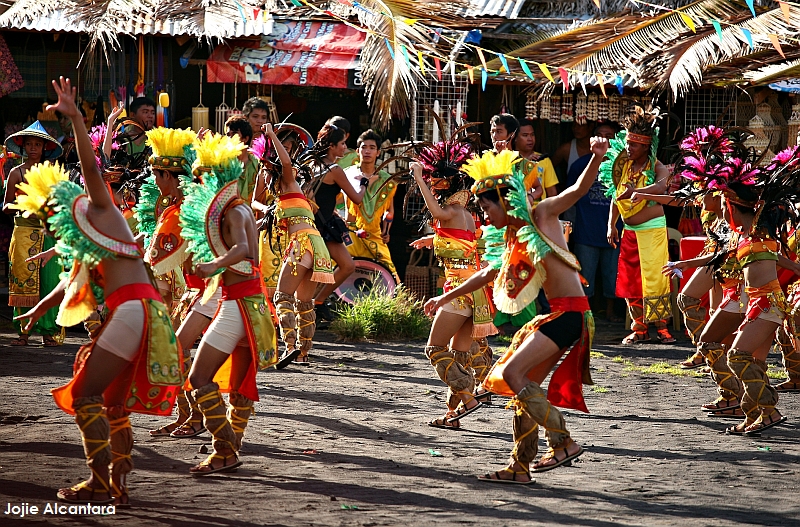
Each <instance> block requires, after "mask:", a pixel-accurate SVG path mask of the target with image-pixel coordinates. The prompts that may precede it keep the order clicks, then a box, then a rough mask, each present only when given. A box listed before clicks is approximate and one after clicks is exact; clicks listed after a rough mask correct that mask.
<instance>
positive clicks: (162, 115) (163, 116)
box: [158, 91, 169, 126]
mask: <svg viewBox="0 0 800 527" xmlns="http://www.w3.org/2000/svg"><path fill="white" fill-rule="evenodd" d="M167 108H169V94H168V93H167V92H165V91H162V92H161V93H159V94H158V126H168V124H167V112H166V110H167Z"/></svg>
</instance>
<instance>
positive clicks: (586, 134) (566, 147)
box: [553, 121, 595, 173]
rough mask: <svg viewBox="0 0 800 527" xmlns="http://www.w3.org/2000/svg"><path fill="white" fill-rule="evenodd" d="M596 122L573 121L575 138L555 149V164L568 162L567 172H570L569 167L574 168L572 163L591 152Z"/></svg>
mask: <svg viewBox="0 0 800 527" xmlns="http://www.w3.org/2000/svg"><path fill="white" fill-rule="evenodd" d="M594 124H595V123H593V122H590V121H587V122H586V124H578V123H577V121H576V122H573V123H572V136H573V137H574V139H573V140H572V141H570V142H569V143H564V144H563V145H561V146H559V147H558V149H557V150H556V151H555V153H554V154H553V165H554V166H558V165H560V164H561V163H566V164H567V173H569V169H570V168H572V164H573V163H574V162H575V161H577V160H578V158H581V157H583V156H585V155H587V154H589V153H590V148H589V140H590V139H591V135H592V129H593V128H594Z"/></svg>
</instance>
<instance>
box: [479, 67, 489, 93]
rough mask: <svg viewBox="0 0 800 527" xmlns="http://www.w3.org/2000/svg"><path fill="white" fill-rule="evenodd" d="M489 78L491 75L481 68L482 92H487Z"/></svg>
mask: <svg viewBox="0 0 800 527" xmlns="http://www.w3.org/2000/svg"><path fill="white" fill-rule="evenodd" d="M488 78H489V74H488V73H486V70H485V69H483V68H481V90H483V91H486V79H488Z"/></svg>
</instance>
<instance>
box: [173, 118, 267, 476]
mask: <svg viewBox="0 0 800 527" xmlns="http://www.w3.org/2000/svg"><path fill="white" fill-rule="evenodd" d="M244 148H245V146H244V144H242V143H241V142H240V141H239V139H238V138H237V137H227V136H224V135H218V134H210V133H207V134H205V136H204V137H203V138H202V139H199V140H198V141H196V142H195V144H194V149H195V152H196V153H197V157H196V159H195V161H194V164H193V170H192V173H193V175H194V176H196V177H197V178H199V180H200V182H192V183H188V184H186V185H185V186H184V187H183V193H184V196H185V199H184V202H183V205H182V206H181V210H180V223H181V229H182V230H181V232H182V235H183V237H184V238H185V239H186V240H188V242H189V247H188V251H189V252H190V253H191V254H192V263H193V264H194V266H195V271H194V274H195V275H197V276H198V277H199V278H209V279H210V280H209V283H208V285H207V286H206V291H205V293H204V295H203V299H202V300H201V302H206V301H208V299H209V298H211V297H212V296H213V294H214V292H215V291H216V290H217V289H218V287H219V286H220V282H221V289H222V297H221V300H220V302H219V307H218V308H217V312H216V314H215V315H214V319H213V320H212V322H211V325H210V326H209V327H208V331H206V333H205V334H204V335H203V339H202V340H201V341H200V346H199V348H198V350H197V356H196V357H195V360H194V364H192V369H191V371H190V372H189V380H188V383H187V389H190V388H191V389H192V397H193V398H194V400H195V401H196V402H197V405H198V406H199V407H200V410H201V411H202V412H203V417H204V418H205V419H204V420H205V426H206V427H207V429H208V430H209V432H210V433H211V435H212V436H213V437H214V443H213V446H214V451H213V452H212V453H211V455H209V456H208V458H207V459H205V460H204V461H202V462H200V463H199V464H198V465H197V466H195V467H193V468H191V469H190V473H191V474H192V475H194V476H206V475H208V474H213V473H216V472H221V471H222V472H227V471H230V470H232V469H234V468H236V467H237V466H239V465H240V464H241V461H239V456H238V454H237V453H238V452H239V449H240V448H241V445H242V438H243V436H244V431H245V428H246V427H247V423H248V420H249V419H250V416H251V414H252V412H253V402H254V401H258V388H257V387H256V370H257V369H258V368H266V367H268V366H271V365H273V364H275V363H276V362H277V360H278V357H277V352H276V346H275V326H274V325H273V324H272V317H271V314H270V310H269V307H268V306H267V302H266V300H265V298H264V294H263V293H262V284H261V277H260V276H259V273H258V233H257V229H256V224H255V219H254V218H253V212H252V209H251V208H250V207H249V205H248V204H247V203H246V202H245V201H244V200H242V198H241V197H240V195H239V179H240V176H241V174H242V163H241V161H239V159H238V157H239V155H240V154H241V152H242V150H244ZM221 392H228V393H230V406H231V408H230V411H229V412H227V414H226V408H225V404H224V403H223V401H222V396H221V395H220V393H221Z"/></svg>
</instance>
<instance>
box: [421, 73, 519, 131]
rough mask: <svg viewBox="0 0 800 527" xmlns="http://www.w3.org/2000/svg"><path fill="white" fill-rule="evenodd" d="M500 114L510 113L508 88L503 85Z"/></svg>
mask: <svg viewBox="0 0 800 527" xmlns="http://www.w3.org/2000/svg"><path fill="white" fill-rule="evenodd" d="M500 113H511V106H509V104H508V86H506V85H503V98H502V99H501V101H500ZM437 115H438V112H437ZM435 142H436V141H434V143H435Z"/></svg>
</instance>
